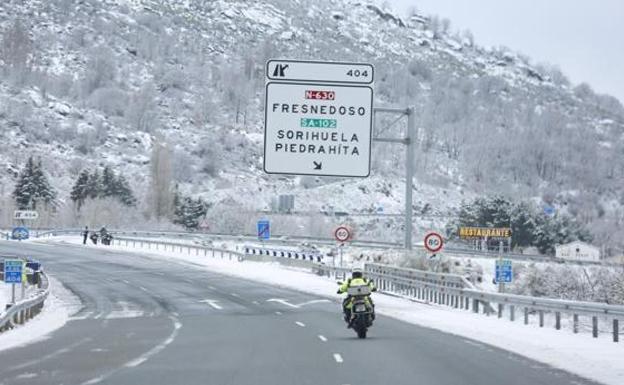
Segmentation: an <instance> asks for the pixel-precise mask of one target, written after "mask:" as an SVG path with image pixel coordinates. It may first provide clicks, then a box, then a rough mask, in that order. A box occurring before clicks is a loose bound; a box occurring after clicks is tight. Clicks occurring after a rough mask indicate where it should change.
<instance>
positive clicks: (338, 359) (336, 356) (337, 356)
mask: <svg viewBox="0 0 624 385" xmlns="http://www.w3.org/2000/svg"><path fill="white" fill-rule="evenodd" d="M334 360H336V362H337V363H339V364H341V363H342V362H343V361H344V360H343V359H342V356H341V355H340V354H338V353H334Z"/></svg>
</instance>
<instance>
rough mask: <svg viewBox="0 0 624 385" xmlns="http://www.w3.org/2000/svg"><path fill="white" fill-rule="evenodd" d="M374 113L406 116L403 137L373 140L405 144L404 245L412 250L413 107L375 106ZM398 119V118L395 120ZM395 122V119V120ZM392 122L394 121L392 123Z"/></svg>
mask: <svg viewBox="0 0 624 385" xmlns="http://www.w3.org/2000/svg"><path fill="white" fill-rule="evenodd" d="M373 111H374V112H375V113H380V112H382V113H391V114H400V115H401V116H399V118H401V117H402V116H407V136H406V137H404V138H379V137H374V138H373V141H374V142H386V143H400V144H404V145H406V146H407V151H406V154H405V240H404V247H405V249H406V250H412V227H413V223H412V220H413V219H412V214H413V213H412V202H413V199H412V192H413V190H414V154H415V149H414V146H415V144H416V140H417V131H416V117H415V116H414V107H407V108H387V107H375V108H374V109H373ZM397 121H398V120H397ZM395 123H396V121H395ZM393 124H394V123H393Z"/></svg>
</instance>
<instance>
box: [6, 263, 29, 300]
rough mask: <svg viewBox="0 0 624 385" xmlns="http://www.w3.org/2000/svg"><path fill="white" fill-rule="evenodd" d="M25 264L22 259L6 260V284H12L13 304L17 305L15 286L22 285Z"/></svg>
mask: <svg viewBox="0 0 624 385" xmlns="http://www.w3.org/2000/svg"><path fill="white" fill-rule="evenodd" d="M23 265H24V263H23V262H22V260H21V259H5V260H4V282H5V283H10V284H11V285H13V287H12V290H11V292H12V295H11V303H12V304H15V284H16V283H22V270H23Z"/></svg>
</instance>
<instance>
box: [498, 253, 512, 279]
mask: <svg viewBox="0 0 624 385" xmlns="http://www.w3.org/2000/svg"><path fill="white" fill-rule="evenodd" d="M495 279H496V282H497V283H511V282H512V281H513V264H512V262H511V259H500V260H496V274H495Z"/></svg>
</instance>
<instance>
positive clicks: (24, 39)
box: [0, 20, 33, 84]
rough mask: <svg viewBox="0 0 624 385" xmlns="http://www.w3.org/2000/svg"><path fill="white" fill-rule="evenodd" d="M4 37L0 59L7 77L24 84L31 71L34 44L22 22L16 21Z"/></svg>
mask: <svg viewBox="0 0 624 385" xmlns="http://www.w3.org/2000/svg"><path fill="white" fill-rule="evenodd" d="M2 35H3V36H2V43H1V45H0V59H2V61H3V62H4V66H3V67H4V68H5V71H6V75H7V76H8V77H9V78H10V79H12V80H13V81H14V82H15V83H16V84H22V83H23V82H24V81H25V79H26V76H27V74H28V72H29V71H30V63H29V59H30V56H31V54H32V50H33V42H32V40H31V38H30V35H29V33H28V30H27V29H26V27H24V25H23V24H22V22H21V21H20V20H15V21H14V22H13V24H11V25H9V28H8V29H7V30H6V31H5V32H4V33H3V34H2Z"/></svg>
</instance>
